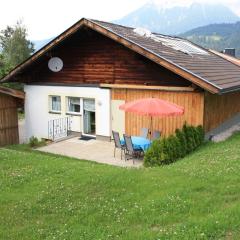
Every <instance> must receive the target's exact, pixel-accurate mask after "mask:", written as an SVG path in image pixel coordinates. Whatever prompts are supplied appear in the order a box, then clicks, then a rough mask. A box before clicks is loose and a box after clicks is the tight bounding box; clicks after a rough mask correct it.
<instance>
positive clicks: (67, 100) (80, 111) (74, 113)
mask: <svg viewBox="0 0 240 240" xmlns="http://www.w3.org/2000/svg"><path fill="white" fill-rule="evenodd" d="M71 98H78V99H79V108H80V109H79V112H73V111H70V109H69V106H70V102H69V101H70V99H71ZM66 114H68V115H77V116H79V115H82V98H81V97H73V96H67V97H66Z"/></svg>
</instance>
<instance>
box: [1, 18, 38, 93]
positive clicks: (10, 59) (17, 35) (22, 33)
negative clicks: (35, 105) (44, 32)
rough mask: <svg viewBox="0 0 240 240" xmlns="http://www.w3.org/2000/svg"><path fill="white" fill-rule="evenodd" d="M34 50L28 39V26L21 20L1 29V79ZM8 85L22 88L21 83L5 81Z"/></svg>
mask: <svg viewBox="0 0 240 240" xmlns="http://www.w3.org/2000/svg"><path fill="white" fill-rule="evenodd" d="M33 52H34V45H33V43H32V42H31V41H30V40H28V39H27V28H26V27H25V26H24V25H23V23H22V22H21V21H18V22H17V23H16V24H15V25H14V26H7V27H6V28H5V29H4V30H1V31H0V79H1V78H2V77H4V76H5V75H7V74H8V73H9V72H10V71H11V70H12V69H13V68H15V67H16V66H17V65H18V64H20V63H22V62H23V61H24V60H26V59H27V58H28V57H29V56H31V54H33ZM3 85H5V86H7V87H12V88H15V89H22V85H21V84H20V83H4V84H3Z"/></svg>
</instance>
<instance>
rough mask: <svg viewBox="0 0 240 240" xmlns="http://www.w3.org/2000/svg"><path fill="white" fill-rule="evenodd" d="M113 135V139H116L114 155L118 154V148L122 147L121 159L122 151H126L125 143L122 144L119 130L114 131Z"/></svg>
mask: <svg viewBox="0 0 240 240" xmlns="http://www.w3.org/2000/svg"><path fill="white" fill-rule="evenodd" d="M112 135H113V140H114V144H115V146H114V157H115V156H116V149H117V148H118V149H121V159H122V152H124V153H125V149H126V147H125V144H121V141H120V137H119V133H118V132H115V131H112Z"/></svg>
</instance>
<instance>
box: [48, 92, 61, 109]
mask: <svg viewBox="0 0 240 240" xmlns="http://www.w3.org/2000/svg"><path fill="white" fill-rule="evenodd" d="M50 111H51V112H61V97H60V96H50Z"/></svg>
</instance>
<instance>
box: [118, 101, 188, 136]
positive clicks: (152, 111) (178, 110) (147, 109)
mask: <svg viewBox="0 0 240 240" xmlns="http://www.w3.org/2000/svg"><path fill="white" fill-rule="evenodd" d="M119 109H121V110H123V111H125V112H132V113H137V114H139V115H144V116H149V117H151V124H150V130H152V117H157V116H158V117H166V116H178V115H182V114H183V113H184V108H183V107H181V106H179V105H177V104H174V103H171V102H168V101H166V100H162V99H159V98H143V99H138V100H135V101H132V102H128V103H125V104H122V105H121V106H119ZM150 134H151V132H150Z"/></svg>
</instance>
